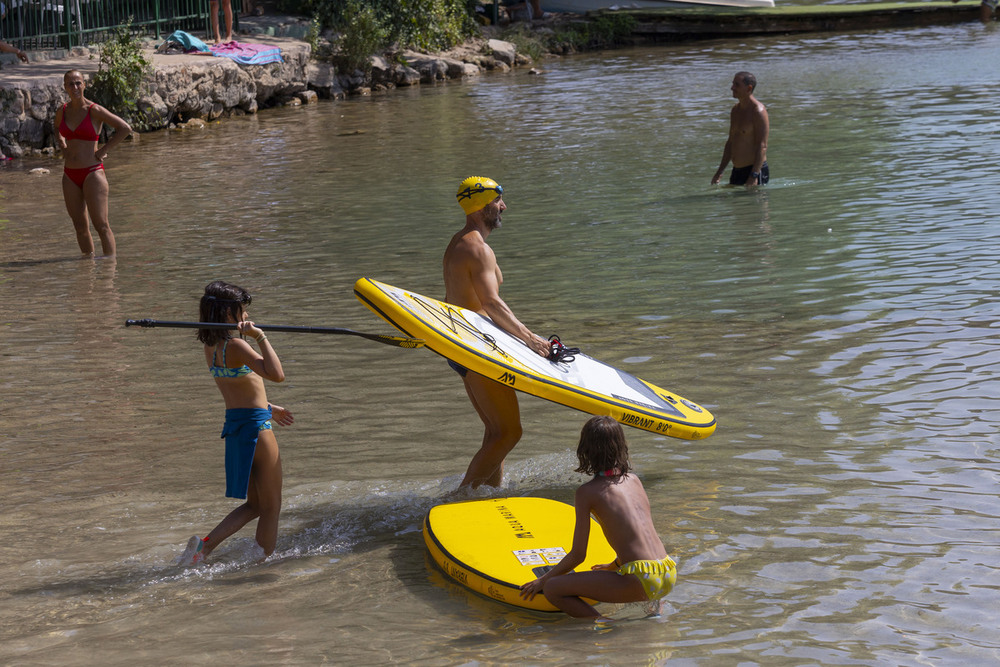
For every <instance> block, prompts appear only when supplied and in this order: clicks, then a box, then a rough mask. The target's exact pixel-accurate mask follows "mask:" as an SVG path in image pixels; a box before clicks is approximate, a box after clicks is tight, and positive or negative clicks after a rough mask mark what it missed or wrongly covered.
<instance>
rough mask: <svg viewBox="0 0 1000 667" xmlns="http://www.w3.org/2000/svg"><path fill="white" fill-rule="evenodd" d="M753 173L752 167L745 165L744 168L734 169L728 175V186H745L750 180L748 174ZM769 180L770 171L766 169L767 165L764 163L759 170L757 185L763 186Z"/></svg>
mask: <svg viewBox="0 0 1000 667" xmlns="http://www.w3.org/2000/svg"><path fill="white" fill-rule="evenodd" d="M752 173H753V165H752V164H750V165H747V166H746V167H740V168H738V169H737V168H736V167H733V170H732V171H731V172H730V173H729V184H730V185H746V184H747V181H749V180H750V174H752ZM769 180H771V170H770V169H768V168H767V163H766V162H765V163H764V164H763V165H762V166H761V168H760V182H759V183H757V185H764V184H765V183H767V182H768V181H769Z"/></svg>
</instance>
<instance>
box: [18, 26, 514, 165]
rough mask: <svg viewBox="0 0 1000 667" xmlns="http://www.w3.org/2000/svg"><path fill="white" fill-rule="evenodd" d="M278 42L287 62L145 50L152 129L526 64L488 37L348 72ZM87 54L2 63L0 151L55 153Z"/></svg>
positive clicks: (144, 104) (88, 69)
mask: <svg viewBox="0 0 1000 667" xmlns="http://www.w3.org/2000/svg"><path fill="white" fill-rule="evenodd" d="M280 46H281V50H282V57H283V59H284V61H285V62H284V63H280V64H279V63H274V64H269V65H250V66H246V65H238V64H237V63H235V62H234V61H232V60H230V59H228V58H217V57H210V56H194V55H165V54H159V53H155V52H152V51H150V54H149V59H150V60H151V61H152V63H153V68H154V71H153V76H152V78H151V80H150V82H149V88H148V93H147V94H145V95H143V96H142V97H141V98H140V99H139V100H138V106H139V109H140V110H141V111H142V112H143V113H144V114H145V117H146V119H147V122H148V124H149V129H150V130H157V129H163V128H167V127H171V126H175V125H177V124H180V123H185V122H190V121H192V120H194V119H201V120H215V119H217V118H220V117H224V116H229V115H233V114H247V113H256V112H257V111H258V110H259V109H262V108H265V107H269V106H277V105H283V104H288V103H293V104H298V103H303V102H310V101H312V100H315V99H316V98H317V97H323V98H342V97H345V96H346V95H356V94H369V93H371V92H372V91H373V90H386V89H391V88H394V87H397V86H412V85H419V84H421V83H434V82H437V81H442V80H445V79H455V78H463V77H469V76H477V75H479V74H480V73H482V72H483V71H485V70H500V71H509V70H510V68H511V67H512V66H514V65H515V64H524V63H526V62H528V61H527V60H526V59H524V58H519V56H518V55H517V54H516V52H515V49H514V47H513V45H511V44H509V43H508V42H501V41H499V40H489V41H483V42H481V43H477V44H473V45H471V46H470V45H467V46H466V48H464V49H461V50H456V51H455V52H453V53H450V54H436V55H428V54H422V53H416V52H412V51H408V52H403V53H401V54H398V56H399V57H398V58H396V59H395V60H396V61H397V62H392V63H390V62H389V61H387V60H386V59H384V58H381V57H374V58H373V59H372V68H371V73H370V74H362V73H361V72H355V73H353V74H348V75H345V74H339V73H337V72H336V71H335V69H334V68H333V66H332V65H330V64H328V63H319V62H316V61H313V60H311V59H310V57H309V45H308V44H306V43H305V42H301V41H297V40H284V41H282V42H280ZM85 52H86V49H78V50H77V51H76V52H75V53H73V54H70V55H68V56H67V57H65V58H60V59H58V60H50V61H44V62H37V63H32V64H29V65H20V66H16V67H6V68H5V69H4V70H3V72H0V150H2V152H3V153H4V154H5V155H7V156H9V157H20V156H22V155H24V154H25V153H26V152H46V153H49V152H53V151H54V150H55V146H56V132H55V128H54V126H53V118H54V117H55V113H56V110H57V109H58V108H59V107H60V106H61V105H62V104H63V103H64V102H66V101H67V99H68V98H67V96H66V93H65V91H64V90H63V85H62V77H63V74H64V73H65V72H66V71H67V70H69V69H79V70H80V71H82V72H84V74H85V76H90V75H92V74H93V73H94V72H95V71H96V69H97V63H98V60H97V59H96V58H94V57H93V56H92V54H90V53H85ZM11 72H14V74H11Z"/></svg>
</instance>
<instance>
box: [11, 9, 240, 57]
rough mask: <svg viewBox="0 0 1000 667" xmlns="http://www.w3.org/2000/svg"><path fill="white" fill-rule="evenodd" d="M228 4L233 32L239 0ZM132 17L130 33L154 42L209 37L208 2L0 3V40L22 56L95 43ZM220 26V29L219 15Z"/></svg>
mask: <svg viewBox="0 0 1000 667" xmlns="http://www.w3.org/2000/svg"><path fill="white" fill-rule="evenodd" d="M227 1H228V2H231V3H232V4H233V29H234V30H236V29H238V28H239V24H238V20H239V19H238V18H237V17H238V16H239V11H240V0H222V2H227ZM220 5H221V2H220ZM220 8H221V7H220ZM220 13H221V12H220ZM130 17H131V19H132V31H133V32H134V33H136V34H140V35H142V34H147V35H152V36H153V37H155V38H157V39H159V38H161V37H162V36H164V35H168V34H170V33H171V32H173V31H174V30H184V31H188V32H196V31H197V32H200V31H205V33H206V34H208V26H209V20H208V19H209V3H208V0H0V40H3V41H5V42H7V43H8V44H13V45H14V46H16V47H17V48H19V49H24V50H26V51H29V50H32V51H33V50H43V49H60V48H70V47H73V46H86V45H91V44H98V43H100V42H103V41H106V40H107V39H108V38H109V37H110V36H111V31H112V30H114V29H115V28H116V27H117V26H119V25H121V24H122V23H125V22H127V21H128V20H129V18H130ZM219 23H220V25H221V24H222V17H221V16H220V17H219Z"/></svg>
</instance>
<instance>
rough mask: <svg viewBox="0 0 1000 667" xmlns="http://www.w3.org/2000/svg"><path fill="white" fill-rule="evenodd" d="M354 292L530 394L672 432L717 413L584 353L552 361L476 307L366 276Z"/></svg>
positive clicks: (453, 354)
mask: <svg viewBox="0 0 1000 667" xmlns="http://www.w3.org/2000/svg"><path fill="white" fill-rule="evenodd" d="M354 294H355V295H356V296H357V297H358V299H360V300H361V302H362V303H364V304H365V305H366V306H368V307H369V308H371V309H372V310H373V311H374V312H375V313H376V314H378V315H379V316H381V317H382V318H383V319H384V320H386V321H387V322H389V323H390V324H392V325H393V326H394V327H396V328H397V329H399V330H400V331H402V332H403V333H406V334H407V335H410V336H413V337H415V338H422V339H424V340H425V341H426V342H427V347H428V348H429V349H431V350H433V351H434V352H437V353H438V354H440V355H441V356H443V357H445V358H447V359H450V360H452V361H454V362H455V363H457V364H460V365H461V366H464V367H465V368H468V369H469V370H471V371H474V372H476V373H479V374H480V375H483V376H485V377H488V378H492V379H494V380H496V381H497V382H500V383H502V384H506V385H508V386H510V387H513V388H514V389H517V390H519V391H523V392H525V393H527V394H531V395H532V396H538V397H539V398H544V399H547V400H550V401H554V402H556V403H559V404H561V405H565V406H568V407H571V408H576V409H577V410H582V411H583V412H586V413H588V414H592V415H608V416H610V417H613V418H614V419H616V420H617V421H618V422H620V423H621V424H625V425H627V426H634V427H635V428H640V429H643V430H646V431H652V432H653V433H662V434H664V435H669V436H672V437H675V438H684V439H686V440H699V439H701V438H707V437H708V436H710V435H712V433H713V432H714V431H715V417H714V416H713V415H712V413H711V412H709V411H708V410H706V409H705V408H703V407H701V406H700V405H698V404H697V403H694V402H693V401H689V400H688V399H686V398H683V397H681V396H678V395H677V394H675V393H673V392H670V391H667V390H666V389H663V388H661V387H657V386H656V385H654V384H651V383H649V382H646V381H645V380H641V379H639V378H637V377H635V376H634V375H630V374H629V373H626V372H625V371H622V370H619V369H617V368H614V367H613V366H610V365H608V364H605V363H603V362H601V361H598V360H596V359H594V358H592V357H589V356H587V355H586V354H583V353H577V354H576V355H575V358H574V359H573V360H572V361H568V362H564V361H549V360H548V359H546V358H545V357H541V356H539V355H537V354H535V353H534V352H533V351H532V350H531V349H529V348H528V346H527V345H525V344H524V343H522V342H521V341H520V340H518V339H517V338H515V337H514V336H511V335H510V334H508V333H507V332H506V331H504V330H503V329H501V328H500V327H498V326H496V325H494V324H493V322H492V321H491V320H490V319H489V318H488V317H483V316H482V315H480V314H479V313H476V312H473V311H471V310H467V309H465V308H459V307H458V306H453V305H451V304H448V303H445V302H443V301H438V300H437V299H432V298H430V297H427V296H423V295H422V294H417V293H416V292H408V291H406V290H403V289H400V288H398V287H393V286H392V285H387V284H385V283H381V282H379V281H377V280H371V279H369V278H361V279H360V280H358V281H357V282H356V283H355V284H354Z"/></svg>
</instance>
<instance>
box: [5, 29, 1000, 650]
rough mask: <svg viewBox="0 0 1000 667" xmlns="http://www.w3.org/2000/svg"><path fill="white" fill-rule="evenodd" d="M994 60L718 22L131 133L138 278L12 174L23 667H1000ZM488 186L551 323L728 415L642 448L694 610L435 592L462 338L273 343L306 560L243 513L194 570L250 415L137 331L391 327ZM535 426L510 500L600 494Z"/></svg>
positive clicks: (185, 354)
mask: <svg viewBox="0 0 1000 667" xmlns="http://www.w3.org/2000/svg"><path fill="white" fill-rule="evenodd" d="M998 61H1000V31H997V30H994V29H992V27H991V26H983V25H980V24H978V23H970V24H965V25H959V26H952V27H947V28H923V29H916V30H906V31H890V32H880V33H870V34H849V35H848V34H843V35H841V34H829V35H810V36H799V37H774V38H767V39H747V40H736V41H720V42H710V43H699V44H690V45H683V46H677V47H661V48H655V49H648V50H634V51H614V52H608V53H603V54H594V55H586V56H577V57H572V58H567V59H562V60H551V61H546V63H545V64H544V73H543V74H541V75H538V76H533V75H529V74H527V73H526V72H523V71H519V72H516V73H513V74H509V75H496V76H484V77H482V78H479V79H476V80H470V81H466V82H464V83H453V84H448V85H443V86H424V87H421V88H419V89H416V90H400V91H396V92H394V93H392V94H389V95H384V96H375V97H371V98H359V99H351V100H347V101H341V102H324V103H321V104H319V105H317V106H312V107H307V108H301V109H288V110H272V111H267V112H263V113H260V114H258V115H257V116H255V117H249V118H238V119H231V120H227V121H225V122H222V123H216V124H212V125H210V126H209V127H208V128H207V129H206V130H204V131H201V132H191V133H180V132H177V133H166V132H162V133H156V134H150V135H143V136H142V137H141V140H140V141H138V142H137V143H134V144H129V145H127V146H124V147H122V148H121V150H119V151H118V152H117V153H116V154H114V155H113V156H112V157H111V158H110V159H109V160H108V177H109V180H110V182H111V188H112V198H111V214H112V222H113V225H114V228H115V231H116V234H117V238H118V247H119V252H120V257H119V259H118V260H117V262H114V263H113V262H110V261H107V260H101V261H96V262H94V261H80V260H78V259H76V258H75V255H76V253H77V251H76V246H75V242H74V239H73V234H72V227H71V224H70V222H69V220H68V218H67V216H66V214H65V212H64V210H63V207H62V200H61V196H60V189H59V187H60V186H59V180H58V171H59V165H58V164H57V163H54V162H43V161H41V160H35V161H33V162H30V161H29V162H26V163H19V164H17V165H15V166H8V167H5V168H3V170H2V171H0V179H2V180H0V197H2V198H0V315H2V324H3V329H2V331H3V333H2V338H0V340H2V342H3V346H2V362H0V363H2V369H3V373H2V376H0V391H2V394H0V395H2V412H0V415H2V420H3V435H2V436H0V455H2V460H3V465H2V467H0V483H2V487H3V489H4V494H5V500H6V503H5V511H4V512H3V513H2V514H0V525H2V526H3V540H2V546H0V628H2V635H3V640H2V641H0V661H2V662H4V663H11V664H59V665H74V664H92V663H95V662H98V661H101V662H107V663H110V664H124V663H126V662H128V663H130V664H131V663H135V662H136V661H138V662H140V663H146V664H173V663H180V662H189V663H194V662H201V661H204V660H212V661H217V662H218V661H221V662H223V663H225V664H234V663H237V662H246V663H249V664H275V663H276V664H298V663H309V664H315V663H320V662H328V663H333V664H350V663H354V664H382V663H387V662H398V663H410V662H416V663H421V664H442V665H444V664H510V663H533V664H577V663H579V664H616V665H617V664H665V663H667V662H668V661H669V663H670V664H671V665H675V664H676V665H685V664H703V665H716V664H767V665H786V664H787V665H800V664H830V665H871V664H882V665H925V664H955V663H957V662H958V661H960V660H964V661H965V662H967V663H968V664H990V663H995V662H997V661H998V660H1000V640H998V639H997V635H996V627H997V612H996V610H997V609H998V605H1000V594H998V591H1000V574H998V570H997V566H996V553H997V551H998V547H1000V510H998V509H997V502H996V492H997V482H998V469H1000V466H998V458H1000V447H998V442H997V436H996V433H995V431H996V426H997V422H998V413H997V410H998V409H1000V404H998V400H997V394H998V389H1000V387H998V385H997V381H996V380H995V378H994V373H995V372H996V362H997V359H998V354H1000V345H998V343H997V342H996V337H995V334H994V331H995V327H994V324H993V321H994V319H995V312H996V307H997V300H998V297H997V293H998V281H997V277H996V274H997V271H996V263H997V260H996V257H997V254H998V243H997V235H996V229H997V223H996V221H995V220H996V211H995V208H996V206H995V201H996V188H997V184H998V183H1000V169H998V167H997V163H996V162H997V161H996V156H997V155H998V154H1000V118H998V116H997V114H996V82H997V79H996V68H995V67H991V66H989V65H988V64H989V63H996V62H998ZM984 64H985V65H984ZM739 69H749V70H751V71H753V72H755V73H756V74H757V76H758V78H759V81H760V84H759V88H758V96H759V97H760V99H761V100H762V101H764V102H765V103H766V104H767V105H768V109H769V112H770V118H771V127H772V135H771V145H770V148H769V155H768V157H769V162H770V164H771V173H772V181H771V184H770V185H768V186H767V187H765V188H761V189H759V190H757V191H750V192H748V191H745V190H744V189H742V188H729V187H712V186H710V185H709V180H710V178H711V176H712V172H713V171H714V170H715V167H716V166H717V164H718V160H719V156H720V155H721V151H722V146H723V143H724V141H725V133H726V123H727V114H728V110H729V107H730V105H731V104H732V100H731V99H730V97H729V84H730V82H731V80H732V75H733V73H734V72H735V71H737V70H739ZM37 166H45V167H49V168H51V169H52V173H51V174H49V175H41V176H39V175H34V174H29V173H28V169H30V168H33V167H37ZM473 173H479V174H486V175H490V176H492V177H494V178H496V179H497V180H498V181H500V182H501V183H502V184H503V185H504V187H505V189H506V192H507V195H506V197H505V199H506V200H507V203H508V205H509V209H508V211H507V213H506V214H505V216H504V226H503V228H502V229H501V230H500V231H498V232H497V233H496V234H494V235H493V236H491V238H490V242H491V244H492V245H493V247H494V248H495V250H496V252H497V255H498V257H499V260H500V264H501V266H502V268H503V270H504V276H505V279H506V283H505V285H504V289H503V294H504V296H505V298H506V300H507V301H508V303H509V304H510V305H511V306H512V307H513V309H514V311H515V312H516V313H517V314H518V315H519V316H520V317H521V319H522V320H523V321H524V322H525V323H527V324H528V325H529V326H530V327H531V328H532V329H534V330H536V331H538V332H540V333H544V334H546V335H548V334H550V333H558V334H559V335H560V336H561V337H562V338H563V339H564V340H565V341H567V342H569V343H571V344H574V345H579V346H580V347H582V348H584V350H585V351H586V352H588V353H590V354H591V355H592V356H596V357H599V358H601V359H604V360H606V361H608V362H610V363H613V364H615V365H619V366H622V367H624V368H626V369H628V370H630V371H632V372H634V373H636V374H638V375H640V376H641V377H645V378H647V379H650V380H651V381H654V382H656V383H658V384H662V385H664V386H666V387H669V388H671V389H673V390H675V391H677V392H679V393H680V394H682V395H684V396H687V397H689V398H691V399H693V400H695V401H697V402H699V403H702V404H704V405H706V406H707V407H709V408H710V409H711V410H713V412H714V413H715V414H716V416H717V417H718V420H719V428H718V430H717V432H716V433H715V434H714V435H713V436H712V437H711V438H709V439H707V440H704V441H699V442H688V441H682V440H674V439H667V438H663V437H658V436H655V435H653V434H650V433H646V432H641V431H637V430H631V429H630V430H629V431H628V436H629V438H630V443H631V447H632V452H633V458H634V462H635V464H636V467H637V469H638V471H639V473H640V475H641V476H642V478H643V480H644V482H645V484H646V487H647V490H648V492H649V495H650V500H651V502H652V504H653V507H654V512H655V518H656V525H657V528H658V530H659V532H660V534H661V536H662V537H663V540H664V542H665V543H666V544H667V546H668V549H669V551H670V552H671V553H672V554H673V555H674V556H675V557H676V558H677V559H678V561H679V563H680V577H679V583H678V585H677V587H676V588H675V589H674V591H673V592H672V593H671V595H670V596H669V598H667V599H668V602H669V604H668V605H667V608H666V610H665V613H664V614H663V615H662V616H661V617H660V618H656V619H646V620H640V619H639V612H638V611H637V610H636V609H633V608H631V607H614V606H608V607H607V608H606V611H607V612H608V613H613V614H615V615H616V616H618V617H621V618H624V619H629V620H628V622H626V623H623V624H621V625H618V626H616V627H613V628H612V629H611V630H610V631H608V632H604V633H598V632H595V631H594V630H593V629H592V628H591V627H590V626H588V625H586V624H579V623H574V622H571V621H569V620H568V619H565V618H563V617H559V616H554V615H553V616H535V615H532V614H529V613H526V612H520V611H516V610H513V609H509V608H506V607H503V606H500V605H498V604H496V603H493V602H489V601H486V600H483V599H480V598H477V597H475V596H473V595H471V594H467V593H465V592H464V591H463V589H461V588H459V587H458V586H456V585H454V584H452V583H450V582H449V581H447V580H445V578H444V576H443V575H442V574H441V573H440V572H439V571H438V570H437V569H436V568H435V567H433V566H432V565H431V564H430V563H429V561H428V559H427V557H426V556H425V549H424V546H423V543H422V539H421V535H420V522H421V520H422V517H423V515H424V514H425V513H426V511H427V509H428V508H429V507H431V506H432V505H433V504H435V503H437V502H440V500H441V498H442V496H443V495H444V494H446V493H448V492H450V491H451V490H453V489H454V488H455V487H456V486H457V484H458V482H459V480H460V479H461V475H462V473H463V472H464V469H465V466H466V464H467V463H468V459H469V458H470V457H471V455H472V453H473V451H474V450H475V449H476V447H477V443H478V441H479V439H480V437H481V429H480V426H479V422H478V419H477V418H476V416H475V414H474V413H473V411H472V408H471V406H470V405H468V402H467V399H466V398H465V395H464V391H463V389H462V385H461V384H460V382H459V381H458V378H457V377H455V375H454V373H452V372H451V371H450V370H449V369H448V368H447V366H445V364H444V363H443V361H442V360H441V359H440V358H439V357H437V356H435V355H434V354H432V353H430V352H427V351H426V350H402V349H395V348H391V347H387V346H382V345H378V344H376V343H372V342H368V341H365V340H362V339H358V338H349V337H341V336H317V335H312V336H307V335H295V334H272V335H271V336H270V338H271V340H272V342H273V343H274V345H275V347H276V349H277V350H278V352H279V354H280V355H281V357H282V360H283V362H284V366H285V370H286V373H287V375H288V381H287V382H286V383H285V384H283V385H277V386H270V387H269V396H270V398H271V399H272V400H273V401H274V402H276V403H278V404H280V405H284V406H286V407H288V408H290V409H292V410H293V412H294V413H295V415H296V424H295V425H294V426H292V427H290V428H286V429H281V430H280V431H279V432H278V440H279V443H280V446H281V449H282V456H283V460H284V472H285V486H284V489H285V492H284V498H285V505H284V511H283V514H282V525H281V530H280V535H279V540H278V550H277V555H276V557H275V558H274V559H273V560H272V561H271V562H269V563H267V564H265V565H262V566H251V565H249V564H248V558H249V556H248V553H249V547H250V545H251V544H252V540H253V536H252V531H250V530H245V531H244V532H242V533H240V534H238V535H237V536H236V537H235V538H233V539H232V540H230V541H229V542H227V543H226V544H225V545H224V546H223V547H221V548H220V549H219V550H218V551H217V552H216V557H215V558H214V563H213V564H212V565H211V566H210V567H208V568H204V569H199V570H180V569H177V568H175V567H174V566H172V565H171V563H172V560H173V559H174V558H175V557H176V556H177V554H178V553H179V551H180V549H181V547H182V546H183V543H184V542H185V541H186V539H187V538H188V536H190V535H191V534H193V533H199V534H204V533H205V532H206V531H207V530H208V529H209V528H211V527H212V526H213V525H214V524H215V522H216V521H217V520H218V519H219V518H220V517H221V516H222V515H223V514H224V513H226V512H227V511H228V510H229V509H230V508H231V507H232V501H227V500H225V499H224V498H223V497H222V496H223V468H222V449H221V441H220V440H219V439H218V433H219V430H220V427H221V420H222V403H221V400H220V399H219V397H218V392H217V390H216V389H215V388H214V385H213V383H212V381H211V379H210V377H209V375H208V373H207V372H206V370H205V368H204V359H203V357H202V354H201V350H200V346H199V345H198V344H197V343H196V342H195V340H194V335H193V332H190V331H184V330H169V329H158V330H136V329H125V328H124V327H123V326H122V323H123V321H124V320H125V319H126V318H134V317H155V318H160V319H172V320H193V319H195V316H196V303H197V298H198V296H199V295H200V293H201V290H202V287H203V286H204V285H205V284H206V283H207V282H209V281H210V280H213V279H216V278H223V279H227V280H231V281H233V282H237V283H240V284H244V285H246V286H247V287H249V288H250V289H251V290H252V292H253V294H254V304H253V309H252V313H253V316H254V318H255V319H256V320H257V321H258V322H269V323H287V324H313V325H328V326H338V327H348V328H352V329H356V330H360V331H377V332H387V333H388V332H389V327H388V325H386V324H384V323H382V322H381V321H380V320H378V319H377V318H376V317H375V316H374V315H373V314H371V313H370V312H369V311H368V310H367V309H365V308H364V307H363V306H362V305H361V304H360V303H359V302H358V301H357V300H356V299H355V298H354V296H353V294H352V286H353V283H354V281H355V280H356V279H357V278H358V277H361V276H370V277H373V278H377V279H380V280H384V281H386V282H389V283H393V284H397V285H400V286H403V287H407V288H410V289H413V290H416V291H420V292H424V293H427V294H430V295H433V296H439V295H441V294H442V292H443V288H442V285H441V276H440V273H441V269H440V261H441V253H442V251H443V249H444V247H445V244H446V243H447V240H448V238H449V237H450V235H451V234H452V233H453V232H454V231H455V230H456V229H457V228H458V227H459V226H460V225H461V223H462V219H461V215H460V210H459V208H458V207H457V206H456V205H455V202H454V191H455V189H456V187H457V184H458V182H459V181H460V180H461V179H462V178H463V177H465V176H467V175H469V174H473ZM521 406H522V413H523V419H524V427H525V428H524V430H525V435H524V438H523V440H522V441H521V443H520V444H519V445H518V447H517V448H516V449H515V450H514V452H513V454H512V455H511V457H510V458H509V459H508V461H509V466H508V470H507V472H508V475H507V479H506V481H505V487H504V489H503V491H502V492H503V493H508V494H527V495H542V496H547V497H553V498H557V499H560V500H565V501H571V500H572V494H573V489H574V488H575V486H576V485H577V484H579V483H580V481H581V480H580V478H579V476H578V475H577V474H576V473H573V472H572V469H573V467H574V457H573V454H572V451H573V448H574V447H575V442H576V438H577V435H578V433H579V428H580V426H581V425H582V423H583V421H584V420H585V417H584V415H582V414H581V413H577V412H574V411H572V410H569V409H567V408H562V407H560V406H557V405H555V404H551V403H547V402H543V401H539V400H537V399H533V398H530V397H526V396H525V397H522V400H521Z"/></svg>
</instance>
